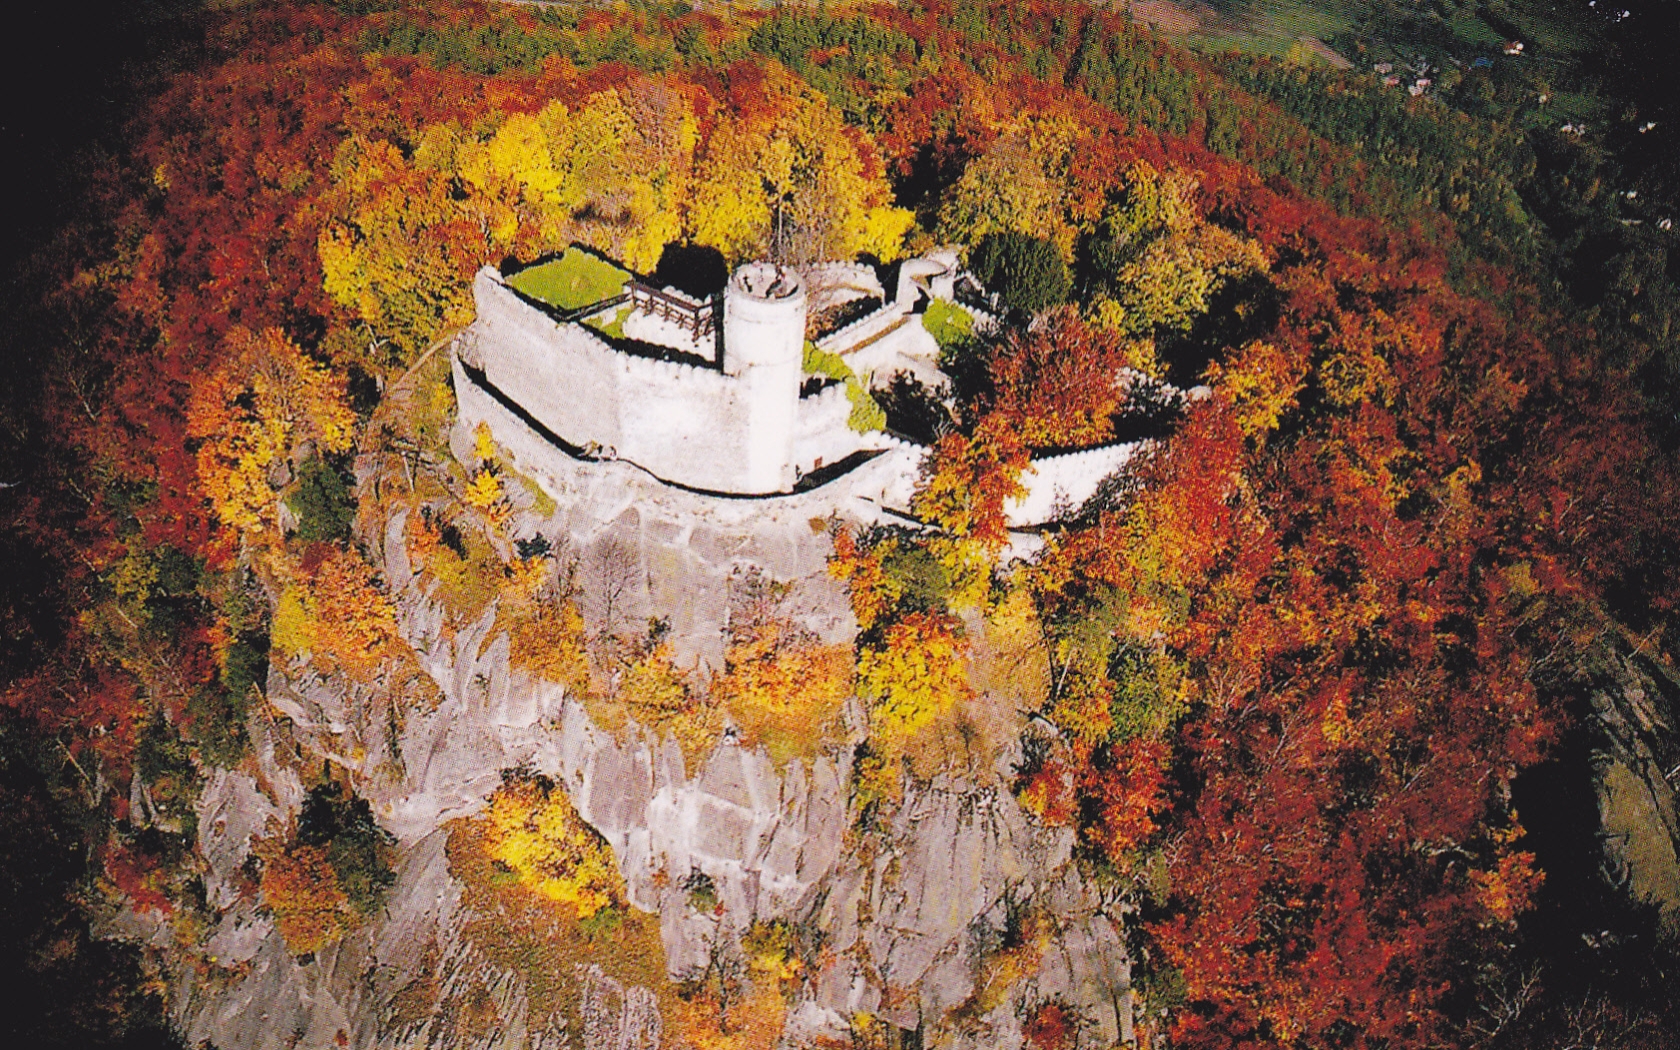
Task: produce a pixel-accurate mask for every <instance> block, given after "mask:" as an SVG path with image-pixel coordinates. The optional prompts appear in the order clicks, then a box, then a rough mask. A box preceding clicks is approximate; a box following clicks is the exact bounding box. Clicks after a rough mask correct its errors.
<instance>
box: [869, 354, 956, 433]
mask: <svg viewBox="0 0 1680 1050" xmlns="http://www.w3.org/2000/svg"><path fill="white" fill-rule="evenodd" d="M870 393H871V394H872V395H874V398H875V403H876V404H878V405H880V406H881V409H882V411H884V412H886V414H887V431H888V432H889V433H891V434H893V435H895V436H897V437H901V438H903V439H904V440H906V441H910V442H913V443H915V444H917V445H931V444H933V443H934V442H935V441H937V440H939V438H940V436H941V435H942V434H944V433H946V432H947V431H948V430H949V429H950V428H951V426H952V423H953V421H952V419H951V413H950V411H949V410H947V409H946V407H945V403H944V402H943V401H941V400H939V398H938V396H936V395H935V394H934V392H933V391H931V390H929V389H928V388H927V387H925V386H923V385H922V384H921V383H919V382H917V381H916V379H915V378H914V377H913V376H910V375H908V374H906V373H904V372H900V373H898V374H897V375H895V376H893V377H892V382H890V383H889V384H888V385H887V387H886V388H885V389H876V390H872V391H870Z"/></svg>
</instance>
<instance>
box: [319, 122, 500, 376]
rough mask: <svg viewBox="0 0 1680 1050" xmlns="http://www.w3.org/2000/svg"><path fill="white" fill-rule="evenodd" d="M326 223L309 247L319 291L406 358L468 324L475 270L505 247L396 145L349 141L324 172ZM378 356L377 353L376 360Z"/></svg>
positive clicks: (439, 177) (442, 176)
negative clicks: (317, 262) (328, 187)
mask: <svg viewBox="0 0 1680 1050" xmlns="http://www.w3.org/2000/svg"><path fill="white" fill-rule="evenodd" d="M332 180H333V189H332V191H331V192H330V193H329V195H328V197H327V199H326V202H325V203H326V206H327V208H328V209H329V210H330V212H329V213H330V215H331V218H330V219H328V220H327V221H326V222H325V223H323V224H322V227H321V232H320V234H319V236H318V238H317V241H316V252H317V254H318V255H319V257H320V259H321V271H322V274H323V276H324V282H325V288H326V292H327V294H328V295H329V296H331V297H332V299H333V300H334V301H335V302H337V303H339V304H340V305H341V306H343V307H345V308H346V309H348V310H349V311H350V312H351V313H352V314H353V315H354V316H356V317H357V318H358V319H359V320H361V321H362V322H363V323H365V324H366V325H367V326H368V328H369V329H370V330H371V331H372V332H373V334H374V337H373V342H375V343H376V344H382V343H383V342H385V341H389V342H390V343H393V344H395V346H396V348H397V349H398V351H399V353H398V354H397V355H395V356H396V357H398V358H401V359H407V358H411V357H412V356H413V355H415V354H417V353H419V351H420V350H421V349H423V348H424V347H425V346H426V345H427V344H429V343H430V342H431V341H432V340H433V339H435V338H436V337H437V335H438V333H440V332H441V331H443V330H444V329H447V328H454V327H459V326H460V325H464V324H466V323H467V322H468V321H470V320H471V319H472V295H471V289H470V287H469V281H470V279H471V276H472V273H473V271H474V270H475V269H476V268H477V267H478V266H479V265H480V264H481V263H483V262H484V260H486V259H488V258H491V257H492V255H493V253H494V251H495V249H496V248H497V247H502V246H505V245H506V243H507V241H506V240H503V239H501V238H499V237H498V236H497V234H498V233H503V232H506V231H505V230H498V229H493V228H490V227H488V226H487V225H485V224H483V223H482V222H474V221H472V220H473V218H474V216H472V215H471V214H469V213H468V210H467V209H466V208H464V207H463V206H462V204H461V202H458V201H456V200H454V199H453V198H452V195H451V193H450V173H449V172H446V171H440V170H436V169H433V168H428V167H426V166H424V165H416V164H411V163H410V162H409V161H408V160H406V159H405V158H404V157H403V155H402V153H401V152H400V151H399V150H398V149H397V147H396V146H394V145H392V144H391V143H389V142H381V141H377V140H372V139H368V138H365V137H363V136H360V135H352V136H350V137H349V138H348V139H346V140H345V141H344V142H343V144H342V145H340V146H339V149H338V152H337V154H336V155H335V157H334V158H333V164H332ZM375 356H376V357H377V356H379V355H375Z"/></svg>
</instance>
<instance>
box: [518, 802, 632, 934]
mask: <svg viewBox="0 0 1680 1050" xmlns="http://www.w3.org/2000/svg"><path fill="white" fill-rule="evenodd" d="M487 821H488V828H487V831H486V835H485V845H486V848H487V849H488V851H489V854H490V857H491V859H492V860H495V861H498V862H500V863H501V864H504V865H506V866H507V867H508V869H510V870H511V871H513V872H514V874H516V875H517V876H518V877H519V881H520V882H521V883H523V884H524V885H526V886H527V887H529V888H530V889H531V890H533V891H535V892H536V893H539V894H541V895H542V896H544V897H546V898H548V899H549V900H552V901H557V902H559V903H561V904H565V905H568V906H569V907H571V908H572V909H573V911H574V912H575V913H576V915H577V917H578V918H579V919H588V918H591V917H592V916H594V915H595V913H596V912H598V911H600V910H601V909H602V908H607V907H616V906H621V905H622V904H623V903H624V878H623V876H622V875H620V874H619V871H618V865H617V864H616V863H615V862H614V861H613V855H612V847H611V846H610V845H608V843H607V840H606V839H604V838H602V837H601V835H600V833H599V832H597V831H596V830H595V829H594V828H592V827H590V826H589V825H588V824H587V823H585V822H584V820H583V818H582V817H580V816H578V814H577V810H575V809H573V808H572V803H571V799H569V798H567V797H566V792H565V791H564V790H563V789H562V788H561V787H560V786H559V785H557V784H555V783H554V782H553V781H551V780H549V779H547V778H546V777H538V776H527V777H510V778H508V779H507V780H505V781H504V782H503V784H502V786H501V787H500V788H498V789H497V790H496V793H495V794H494V795H492V796H491V798H490V812H489V814H488V816H487Z"/></svg>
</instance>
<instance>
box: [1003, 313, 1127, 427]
mask: <svg viewBox="0 0 1680 1050" xmlns="http://www.w3.org/2000/svg"><path fill="white" fill-rule="evenodd" d="M1130 360H1131V347H1130V346H1129V345H1128V342H1127V340H1125V339H1124V338H1123V337H1121V336H1120V335H1119V334H1118V333H1115V332H1113V331H1111V330H1106V329H1103V328H1101V327H1099V326H1095V325H1091V324H1088V323H1087V322H1085V321H1084V320H1083V319H1081V318H1080V316H1079V314H1078V313H1077V312H1076V311H1075V310H1073V309H1071V308H1064V309H1061V310H1057V311H1054V312H1053V313H1051V314H1049V315H1047V316H1046V317H1044V318H1043V319H1041V320H1040V321H1039V322H1038V323H1037V324H1035V325H1034V326H1033V327H1032V328H1030V329H1028V330H1027V331H1024V332H1022V331H1014V332H1010V333H1009V334H1008V336H1006V337H1005V339H1004V340H1003V342H1002V343H1001V344H1000V345H998V346H997V347H995V348H994V349H993V350H992V352H991V353H990V355H989V356H988V357H987V360H986V371H987V378H988V379H989V380H990V383H991V388H992V389H991V391H990V393H989V395H988V397H987V405H986V407H987V410H988V411H989V412H991V413H994V414H996V415H997V416H999V417H1001V420H1002V421H1006V422H1007V423H1009V424H1011V425H1012V427H1013V430H1014V432H1015V434H1016V436H1017V437H1018V438H1019V439H1020V441H1021V442H1022V443H1023V444H1025V445H1027V446H1028V447H1029V448H1080V447H1083V446H1087V445H1097V444H1101V443H1103V442H1104V441H1107V440H1108V439H1109V438H1111V437H1112V436H1113V434H1114V417H1115V415H1116V413H1117V412H1119V410H1120V407H1121V405H1122V403H1123V401H1124V399H1125V392H1126V386H1127V382H1128V381H1127V378H1126V376H1125V375H1124V373H1123V372H1122V369H1124V368H1125V367H1126V365H1127V364H1128V362H1129V361H1130Z"/></svg>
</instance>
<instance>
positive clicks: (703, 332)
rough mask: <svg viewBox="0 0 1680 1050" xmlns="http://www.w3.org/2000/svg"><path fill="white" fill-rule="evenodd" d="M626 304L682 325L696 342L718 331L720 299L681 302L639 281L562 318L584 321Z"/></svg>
mask: <svg viewBox="0 0 1680 1050" xmlns="http://www.w3.org/2000/svg"><path fill="white" fill-rule="evenodd" d="M625 303H629V304H630V305H631V306H632V307H633V308H635V309H637V310H640V311H641V312H642V313H645V314H651V315H653V316H654V317H658V318H660V319H661V320H665V321H670V322H672V323H674V324H677V325H681V326H682V327H683V328H686V329H688V333H689V335H690V336H691V337H693V338H694V339H696V340H698V339H700V338H701V337H702V336H707V335H711V334H712V333H713V332H715V331H717V300H716V299H715V298H714V299H710V300H707V301H706V302H703V303H691V302H689V301H687V300H686V299H679V298H677V297H676V296H674V295H670V294H668V293H666V292H663V291H661V290H659V289H658V288H650V287H649V286H647V285H645V284H641V283H639V282H637V281H631V282H630V283H629V284H626V285H625V286H624V291H622V292H620V293H619V294H617V295H614V296H611V297H609V298H606V299H602V300H600V301H598V302H593V303H590V304H589V305H588V306H581V307H579V308H577V309H576V310H570V311H567V312H566V313H565V314H564V315H562V319H563V320H567V321H581V320H583V319H584V318H586V317H593V316H595V315H596V314H598V313H602V312H604V311H606V310H611V309H612V308H613V307H615V306H623V305H624V304H625Z"/></svg>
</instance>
